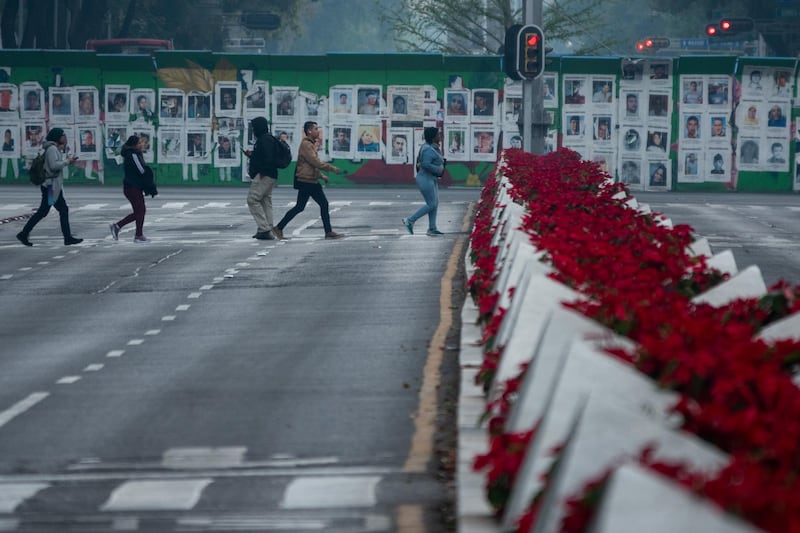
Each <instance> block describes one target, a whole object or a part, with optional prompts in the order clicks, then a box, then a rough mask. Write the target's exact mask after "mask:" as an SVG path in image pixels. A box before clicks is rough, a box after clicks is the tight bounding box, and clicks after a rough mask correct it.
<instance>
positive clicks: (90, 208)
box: [76, 204, 108, 211]
mask: <svg viewBox="0 0 800 533" xmlns="http://www.w3.org/2000/svg"><path fill="white" fill-rule="evenodd" d="M107 205H108V204H86V205H83V206H81V207H78V208H77V209H76V211H99V210H100V209H103V208H104V207H105V206H107Z"/></svg>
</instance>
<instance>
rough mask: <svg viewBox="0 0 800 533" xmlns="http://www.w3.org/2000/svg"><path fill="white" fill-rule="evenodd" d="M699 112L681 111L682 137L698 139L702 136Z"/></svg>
mask: <svg viewBox="0 0 800 533" xmlns="http://www.w3.org/2000/svg"><path fill="white" fill-rule="evenodd" d="M701 118H702V115H701V114H700V113H683V114H682V115H681V124H682V126H681V132H682V135H681V137H682V138H683V139H700V138H701V137H702V128H701V124H700V119H701Z"/></svg>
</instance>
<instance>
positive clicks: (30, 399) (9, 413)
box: [0, 392, 50, 427]
mask: <svg viewBox="0 0 800 533" xmlns="http://www.w3.org/2000/svg"><path fill="white" fill-rule="evenodd" d="M48 396H50V393H49V392H32V393H31V394H29V395H28V396H27V397H25V398H23V399H22V400H20V401H18V402H17V403H15V404H14V405H12V406H11V407H9V408H8V409H6V410H5V411H3V412H1V413H0V427H3V426H5V425H6V424H8V423H9V422H11V420H13V419H14V417H16V416H19V415H21V414H22V413H24V412H25V411H27V410H28V409H30V408H31V407H33V406H34V405H36V404H37V403H39V402H41V401H42V400H44V399H45V398H47V397H48Z"/></svg>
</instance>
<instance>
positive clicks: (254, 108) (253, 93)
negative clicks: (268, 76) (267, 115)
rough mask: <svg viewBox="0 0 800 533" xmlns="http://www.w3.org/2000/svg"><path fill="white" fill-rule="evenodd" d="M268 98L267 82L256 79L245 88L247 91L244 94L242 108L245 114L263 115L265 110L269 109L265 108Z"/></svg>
mask: <svg viewBox="0 0 800 533" xmlns="http://www.w3.org/2000/svg"><path fill="white" fill-rule="evenodd" d="M268 99H269V83H267V82H266V81H263V80H256V81H254V82H253V83H252V84H250V86H249V87H248V89H247V93H246V94H245V95H244V109H245V114H247V115H248V116H249V115H256V116H258V115H261V116H263V114H264V112H265V111H269V109H268V108H267V100H268Z"/></svg>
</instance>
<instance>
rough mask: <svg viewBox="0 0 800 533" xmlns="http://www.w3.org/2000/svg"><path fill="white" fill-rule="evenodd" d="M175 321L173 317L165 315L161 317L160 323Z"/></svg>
mask: <svg viewBox="0 0 800 533" xmlns="http://www.w3.org/2000/svg"><path fill="white" fill-rule="evenodd" d="M173 320H175V315H166V316H162V317H161V321H162V322H172V321H173Z"/></svg>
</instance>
